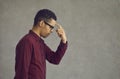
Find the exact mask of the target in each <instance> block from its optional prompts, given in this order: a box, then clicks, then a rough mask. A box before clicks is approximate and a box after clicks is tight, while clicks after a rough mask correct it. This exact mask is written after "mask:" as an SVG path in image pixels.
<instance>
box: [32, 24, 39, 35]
mask: <svg viewBox="0 0 120 79" xmlns="http://www.w3.org/2000/svg"><path fill="white" fill-rule="evenodd" d="M38 28H39V27H36V26H33V28H32V31H33V32H34V33H35V34H37V35H38V36H39V37H40V30H39V29H38Z"/></svg>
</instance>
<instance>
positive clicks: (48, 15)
mask: <svg viewBox="0 0 120 79" xmlns="http://www.w3.org/2000/svg"><path fill="white" fill-rule="evenodd" d="M50 19H54V20H55V21H56V20H57V17H56V15H55V13H54V12H52V11H51V10H49V9H41V10H39V11H38V12H37V14H36V15H35V18H34V24H33V25H34V26H35V25H37V24H38V22H40V21H41V20H46V21H48V20H50Z"/></svg>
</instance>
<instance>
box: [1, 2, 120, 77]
mask: <svg viewBox="0 0 120 79" xmlns="http://www.w3.org/2000/svg"><path fill="white" fill-rule="evenodd" d="M42 8H48V9H51V10H52V11H54V12H55V13H56V15H57V16H58V22H59V23H60V24H61V25H62V26H63V27H64V29H65V30H66V34H67V37H68V41H69V47H68V50H67V52H66V54H65V56H64V58H63V59H62V62H61V63H60V64H59V65H52V64H49V63H48V62H47V79H120V31H119V30H120V0H0V79H13V77H14V65H15V46H16V44H17V42H18V41H19V40H20V38H21V37H23V36H24V35H25V34H26V33H28V31H29V30H30V29H31V28H32V24H33V18H34V16H35V14H36V12H37V11H38V10H39V9H42ZM45 41H46V43H47V44H48V46H51V48H52V49H53V50H55V49H56V48H57V47H56V46H57V45H58V44H59V41H60V39H59V38H58V37H57V35H56V33H55V32H54V33H53V34H51V35H50V36H49V37H48V38H47V39H45Z"/></svg>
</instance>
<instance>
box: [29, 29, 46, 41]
mask: <svg viewBox="0 0 120 79" xmlns="http://www.w3.org/2000/svg"><path fill="white" fill-rule="evenodd" d="M29 34H32V35H33V36H34V38H35V39H36V40H38V41H43V42H44V40H43V39H42V38H40V37H39V36H38V35H37V34H36V33H34V32H33V31H32V30H30V31H29Z"/></svg>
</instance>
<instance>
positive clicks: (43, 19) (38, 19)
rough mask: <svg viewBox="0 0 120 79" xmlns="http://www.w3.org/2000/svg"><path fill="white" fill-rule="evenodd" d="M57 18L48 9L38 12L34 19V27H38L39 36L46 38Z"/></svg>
mask: <svg viewBox="0 0 120 79" xmlns="http://www.w3.org/2000/svg"><path fill="white" fill-rule="evenodd" d="M56 20H57V17H56V15H55V13H54V12H52V11H51V10H48V9H42V10H39V11H38V12H37V14H36V16H35V18H34V24H33V26H34V27H39V28H40V29H39V30H40V36H42V37H47V36H48V35H49V34H50V33H51V32H52V29H53V28H54V26H55V24H56Z"/></svg>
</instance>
